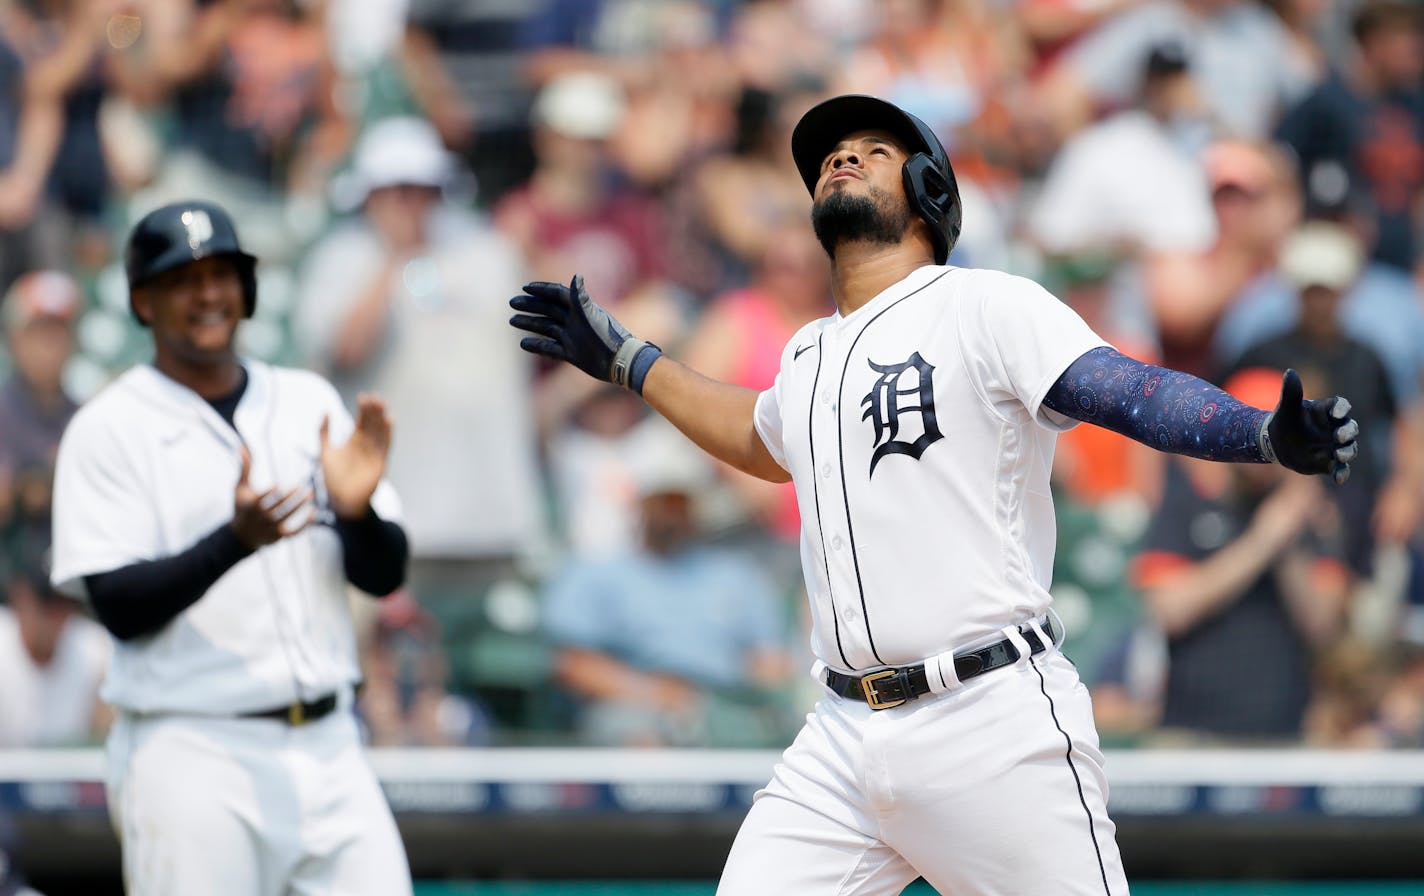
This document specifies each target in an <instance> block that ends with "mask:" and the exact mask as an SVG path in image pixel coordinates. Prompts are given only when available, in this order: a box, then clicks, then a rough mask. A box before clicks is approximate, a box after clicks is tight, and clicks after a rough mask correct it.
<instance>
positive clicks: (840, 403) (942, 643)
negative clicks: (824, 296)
mask: <svg viewBox="0 0 1424 896" xmlns="http://www.w3.org/2000/svg"><path fill="white" fill-rule="evenodd" d="M1104 344H1105V343H1104V342H1103V340H1102V339H1101V338H1100V337H1098V336H1097V335H1096V334H1095V333H1093V331H1092V330H1091V329H1089V328H1088V326H1087V325H1086V324H1085V323H1083V321H1082V319H1081V318H1079V317H1078V315H1077V314H1076V313H1074V312H1073V311H1072V309H1070V308H1068V307H1067V306H1066V305H1064V304H1062V303H1061V302H1059V301H1058V300H1057V299H1056V298H1054V297H1053V296H1052V295H1051V294H1049V293H1048V292H1047V291H1046V290H1044V289H1043V288H1042V287H1040V286H1039V285H1037V284H1036V283H1033V282H1032V281H1029V280H1026V279H1023V278H1021V277H1015V276H1012V275H1009V274H1003V273H999V272H995V271H986V270H968V269H963V268H955V267H941V266H926V267H923V268H920V269H918V270H916V271H915V272H914V273H912V274H910V275H909V276H908V277H906V278H905V279H904V280H902V281H900V282H899V283H896V284H895V285H894V286H892V287H890V288H889V289H887V290H885V291H884V292H882V293H881V294H880V295H878V296H876V297H875V298H874V299H872V300H871V301H870V302H868V303H866V304H865V305H864V306H862V307H860V308H858V309H856V310H855V311H853V312H851V313H850V314H848V315H846V316H844V317H842V316H841V315H839V314H837V315H832V316H831V317H828V318H824V319H822V320H818V321H815V322H813V323H811V324H808V325H807V326H806V327H804V328H802V329H801V330H800V332H798V333H797V334H796V335H795V336H794V337H793V338H792V340H791V342H790V343H788V345H787V347H786V350H785V352H784V353H783V355H782V359H781V372H780V373H779V374H778V375H777V378H776V382H775V384H774V385H773V386H772V387H771V388H770V389H768V390H767V391H766V392H763V393H762V394H761V396H760V397H759V398H758V400H757V405H756V428H757V431H758V433H760V435H761V437H762V439H763V441H765V443H766V446H767V449H768V450H769V451H770V452H771V454H772V456H773V457H774V458H775V459H776V460H777V462H778V463H780V464H781V465H782V466H783V467H784V468H785V469H786V470H788V471H789V472H790V473H791V475H792V478H793V480H794V481H795V483H796V493H797V498H798V500H799V502H800V507H801V519H802V532H801V559H802V566H803V568H804V570H805V576H806V588H807V593H808V594H809V595H810V600H811V608H812V620H813V626H814V628H813V633H812V647H813V650H814V652H815V654H816V656H817V658H818V659H819V660H820V661H821V662H823V663H825V664H826V665H828V666H831V667H833V668H836V669H840V670H842V671H847V672H850V671H856V670H863V669H867V668H872V667H876V666H882V665H904V664H909V663H915V662H919V661H921V660H924V659H925V658H927V657H932V656H935V655H937V654H940V653H942V652H944V651H947V650H951V649H955V648H962V647H964V646H966V645H969V644H972V643H975V642H978V641H982V640H984V639H994V638H998V637H1001V635H999V630H1000V629H1001V628H1002V627H1004V626H1008V625H1014V624H1017V623H1020V622H1022V621H1023V620H1025V619H1027V618H1029V617H1033V616H1038V615H1041V614H1042V613H1044V612H1045V611H1046V610H1047V609H1048V606H1049V602H1050V598H1049V594H1048V587H1049V584H1050V581H1051V575H1052V568H1053V551H1054V540H1055V537H1056V531H1055V525H1054V517H1053V501H1052V498H1051V496H1050V493H1049V472H1050V467H1051V465H1052V461H1053V448H1054V443H1055V441H1056V439H1057V433H1058V432H1059V431H1062V430H1064V429H1067V428H1069V427H1071V426H1072V425H1073V424H1074V421H1072V420H1070V419H1068V418H1065V417H1063V416H1061V415H1059V414H1056V413H1054V412H1052V411H1050V410H1048V409H1047V408H1042V407H1041V406H1040V405H1041V402H1042V401H1043V398H1044V396H1045V395H1046V394H1047V392H1048V390H1049V388H1050V387H1051V386H1052V385H1053V383H1054V382H1055V381H1056V380H1057V379H1058V378H1059V376H1060V375H1061V374H1062V373H1063V371H1064V370H1065V369H1067V367H1068V366H1069V365H1070V364H1071V363H1072V362H1073V361H1074V360H1076V359H1077V358H1078V357H1079V356H1080V355H1082V354H1083V353H1084V352H1086V351H1089V350H1090V349H1093V348H1095V347H1098V346H1101V345H1104Z"/></svg>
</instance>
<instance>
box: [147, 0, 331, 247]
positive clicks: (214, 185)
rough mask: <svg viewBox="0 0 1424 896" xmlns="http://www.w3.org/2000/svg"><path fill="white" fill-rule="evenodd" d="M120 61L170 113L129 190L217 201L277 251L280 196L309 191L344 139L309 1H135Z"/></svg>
mask: <svg viewBox="0 0 1424 896" xmlns="http://www.w3.org/2000/svg"><path fill="white" fill-rule="evenodd" d="M144 13H145V14H144V18H143V30H144V34H145V37H144V39H143V40H142V41H140V42H139V44H138V45H137V52H136V53H134V54H132V55H133V56H134V57H135V58H134V59H132V60H131V61H130V62H129V64H130V65H131V66H133V67H134V70H135V71H136V72H138V73H140V74H139V75H137V76H136V77H141V78H142V80H143V81H144V82H145V83H146V84H147V85H148V86H147V94H148V95H147V96H146V98H145V99H146V100H147V102H148V103H150V104H162V105H163V106H164V107H165V108H166V109H167V111H168V114H169V115H170V116H171V118H172V122H173V127H172V141H171V146H170V149H169V153H168V155H167V157H166V158H165V159H164V161H163V163H162V165H161V166H159V168H158V170H157V171H156V172H155V180H154V182H153V183H152V184H150V185H149V186H148V187H147V189H146V190H145V191H143V192H142V193H141V194H140V195H139V196H138V197H136V198H137V199H138V201H139V203H140V204H141V205H144V206H155V205H159V204H162V203H164V202H167V201H171V200H174V199H176V198H179V197H182V196H191V195H202V196H207V197H209V198H211V199H213V200H215V201H218V202H220V203H221V204H223V205H224V206H225V207H228V208H230V209H232V211H233V213H234V214H235V215H236V216H237V217H238V218H239V219H240V220H242V221H244V222H246V223H247V226H245V227H244V231H245V232H246V233H249V234H251V235H252V237H251V238H250V239H249V242H252V243H254V251H256V252H257V254H258V255H260V256H262V257H263V258H264V259H268V260H278V261H288V260H290V259H292V257H293V254H294V252H295V251H296V250H297V249H299V248H300V247H301V243H302V240H301V239H298V238H297V237H299V236H304V235H305V234H304V233H302V226H303V225H302V222H300V221H298V220H295V219H293V218H292V217H289V216H288V215H287V214H286V211H285V209H286V206H287V203H288V200H289V194H291V195H292V196H297V195H308V196H314V195H317V194H318V191H319V190H320V188H321V187H322V186H323V185H324V184H325V181H326V178H327V176H328V175H329V173H330V171H331V170H332V169H333V168H334V166H335V164H336V162H337V159H338V158H339V156H340V154H341V153H343V152H344V151H345V150H346V148H347V139H346V137H347V136H348V135H347V125H346V122H345V118H344V113H343V111H342V108H341V106H340V105H339V104H338V103H337V102H336V96H335V95H334V94H335V91H333V90H332V89H331V88H332V83H331V76H332V74H333V69H332V68H331V67H330V66H329V65H328V59H327V49H328V47H327V40H326V35H325V34H324V33H323V30H322V28H321V24H320V22H319V19H318V14H319V8H318V7H317V6H314V5H309V4H304V3H299V2H297V0H173V2H166V3H158V2H149V3H147V4H146V5H145V7H144Z"/></svg>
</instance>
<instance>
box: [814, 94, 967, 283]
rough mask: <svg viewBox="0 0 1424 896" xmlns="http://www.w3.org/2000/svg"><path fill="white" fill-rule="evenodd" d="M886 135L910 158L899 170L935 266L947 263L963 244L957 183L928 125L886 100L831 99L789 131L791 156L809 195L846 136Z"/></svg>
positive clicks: (849, 96) (946, 158)
mask: <svg viewBox="0 0 1424 896" xmlns="http://www.w3.org/2000/svg"><path fill="white" fill-rule="evenodd" d="M863 130H877V131H888V132H889V133H890V134H892V135H894V137H895V138H896V139H897V140H899V141H900V142H901V143H902V144H903V145H904V147H905V150H906V151H907V152H908V153H909V154H910V157H909V158H908V159H906V160H905V165H904V167H903V168H902V169H901V175H902V176H903V177H904V180H905V196H906V197H907V198H908V199H909V201H910V208H911V209H912V210H913V211H914V212H915V213H916V214H918V215H919V216H920V217H921V218H923V219H924V221H925V223H926V224H928V225H929V226H930V237H931V238H932V239H933V240H934V249H935V262H936V263H937V264H944V263H945V261H946V260H947V259H948V258H949V251H950V250H951V249H953V248H954V243H955V241H956V240H958V239H959V227H960V219H961V214H962V212H961V208H960V204H959V183H958V182H957V181H956V180H955V178H954V169H953V168H951V167H950V165H949V154H948V153H946V152H945V151H944V145H943V144H942V143H940V142H939V138H938V137H936V136H935V133H934V131H932V130H931V129H930V126H929V125H927V124H925V123H924V122H923V121H920V120H919V119H918V118H916V117H915V116H913V115H911V114H910V113H908V112H906V111H905V110H903V109H901V108H899V107H897V106H895V105H893V104H892V103H887V102H886V101H885V100H882V99H878V98H876V97H873V96H864V95H862V94H846V95H845V96H838V97H832V98H831V99H828V100H826V101H825V102H823V103H819V104H818V105H816V106H813V107H811V109H810V111H808V112H807V113H806V114H805V115H803V116H801V120H800V121H799V122H797V123H796V129H795V130H793V131H792V132H791V157H792V158H793V159H795V160H796V170H797V171H799V172H800V173H801V180H802V181H804V182H805V183H806V189H807V190H809V191H810V193H811V195H812V196H814V195H815V194H816V182H817V181H818V180H820V177H821V162H823V161H825V158H826V156H827V155H829V154H830V152H831V150H832V149H834V148H835V146H836V144H837V143H839V142H840V141H841V139H842V138H844V137H845V135H846V134H849V133H852V132H854V131H863Z"/></svg>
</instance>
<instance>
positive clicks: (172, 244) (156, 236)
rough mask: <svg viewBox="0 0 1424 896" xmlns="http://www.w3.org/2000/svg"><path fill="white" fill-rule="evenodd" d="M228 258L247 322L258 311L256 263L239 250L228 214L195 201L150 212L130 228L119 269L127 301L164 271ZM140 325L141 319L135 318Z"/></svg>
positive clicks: (131, 309) (255, 260)
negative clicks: (239, 286) (238, 282)
mask: <svg viewBox="0 0 1424 896" xmlns="http://www.w3.org/2000/svg"><path fill="white" fill-rule="evenodd" d="M218 255H221V256H225V257H227V258H231V259H232V260H233V261H234V262H236V264H237V272H238V277H239V278H240V279H241V280H242V295H243V301H244V307H245V310H246V313H247V316H248V317H251V316H252V313H253V312H254V311H255V310H256V309H257V259H256V258H254V257H253V256H251V255H248V254H247V253H246V252H244V251H242V244H241V243H240V242H239V241H238V239H237V228H236V227H235V226H234V225H233V223H232V218H231V217H229V215H228V213H227V212H226V211H224V210H223V209H222V207H221V206H218V205H217V204H215V203H212V202H205V201H202V200H198V199H193V200H188V201H186V202H175V203H173V204H171V205H165V206H163V207H162V208H157V209H154V210H153V211H151V212H149V213H148V214H146V215H144V216H143V218H142V219H140V220H139V222H138V223H137V224H135V225H134V229H133V232H132V233H130V234H129V242H128V246H127V247H126V249H125V250H124V270H125V273H126V274H127V275H128V281H129V293H130V297H131V298H130V302H129V310H130V311H133V315H134V317H135V318H136V319H137V318H138V312H137V311H134V310H133V302H132V293H133V290H134V289H135V288H136V287H138V286H141V285H143V284H144V283H146V282H148V281H149V280H152V279H153V278H154V277H157V276H158V275H159V274H162V273H164V272H166V271H171V270H173V269H174V268H177V267H181V266H182V265H185V264H188V263H190V262H194V261H197V260H198V259H200V258H210V257H213V256H218ZM139 323H140V324H142V323H143V320H142V319H139Z"/></svg>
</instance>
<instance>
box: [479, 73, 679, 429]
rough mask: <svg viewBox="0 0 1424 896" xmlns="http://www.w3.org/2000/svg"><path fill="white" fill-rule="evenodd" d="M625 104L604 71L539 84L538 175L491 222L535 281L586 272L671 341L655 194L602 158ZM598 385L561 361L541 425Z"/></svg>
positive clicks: (675, 331)
mask: <svg viewBox="0 0 1424 896" xmlns="http://www.w3.org/2000/svg"><path fill="white" fill-rule="evenodd" d="M626 107H627V102H626V98H625V94H624V91H623V89H622V88H621V87H620V86H619V85H618V83H617V82H616V81H614V80H612V79H611V78H609V77H607V76H605V75H601V74H595V73H592V72H576V73H572V74H567V75H561V76H559V77H558V78H555V79H554V80H553V81H551V82H550V83H548V84H547V85H545V86H544V87H543V88H541V89H540V91H539V93H538V95H537V96H536V97H535V101H534V108H533V112H532V113H531V114H532V116H533V123H534V154H535V168H534V174H533V176H532V177H531V178H530V179H529V182H528V183H527V184H525V185H523V186H521V187H519V188H518V189H516V190H513V191H511V192H510V193H509V194H507V195H506V196H505V197H504V199H503V200H502V201H501V202H500V203H499V205H498V206H497V207H496V208H495V223H496V224H497V225H498V226H499V228H500V230H502V231H503V232H504V233H505V234H506V235H507V236H508V237H509V238H510V239H512V240H513V241H514V243H515V244H516V245H517V246H518V247H519V249H520V251H521V252H522V253H523V255H524V259H525V262H526V266H527V268H528V270H529V272H530V274H531V275H532V277H533V278H534V279H547V278H549V277H557V278H560V279H562V277H563V275H564V272H565V271H574V270H576V271H581V272H584V274H585V277H586V278H587V279H588V281H589V282H590V283H593V282H596V283H599V284H601V288H602V289H603V290H604V292H603V293H602V295H606V296H608V302H609V303H610V304H612V305H613V306H614V307H617V308H618V309H619V311H618V313H619V314H620V315H623V316H624V318H631V319H632V320H634V321H636V322H637V325H638V326H640V327H644V328H647V330H648V331H649V332H650V333H652V334H653V335H652V336H651V337H650V338H652V339H654V340H655V341H658V343H659V344H660V345H661V344H668V343H671V342H672V341H674V340H675V339H677V338H678V337H680V336H681V334H682V330H683V326H684V325H683V321H682V312H681V310H680V309H679V308H678V307H677V305H676V302H675V300H674V297H673V293H672V291H671V289H670V288H669V285H668V281H667V279H666V274H667V263H666V258H665V252H666V247H665V245H664V242H663V235H664V231H663V220H662V215H661V212H660V209H659V208H658V206H657V204H656V203H655V202H653V201H652V200H651V199H649V198H647V197H644V196H641V195H638V194H636V193H634V192H633V191H631V190H628V189H625V188H622V187H620V186H618V185H617V184H616V182H615V179H614V177H613V170H614V169H613V161H612V159H611V158H610V157H609V154H608V141H609V140H610V139H611V138H612V136H613V134H614V132H615V131H616V130H617V129H618V127H619V126H620V125H621V123H622V121H623V115H624V112H625V110H626ZM503 285H504V287H505V288H506V290H507V288H508V285H509V283H508V282H505V283H504V284H503ZM629 326H633V324H629ZM640 332H642V331H641V330H640ZM595 385H596V384H594V383H591V382H589V380H588V378H587V377H583V376H580V375H579V374H578V373H577V371H573V370H570V369H567V368H562V367H561V368H559V369H557V370H554V371H552V372H551V373H550V374H549V375H548V376H547V377H545V378H544V379H543V380H541V384H540V387H539V389H538V393H537V398H536V401H537V402H538V405H539V407H538V418H539V431H540V432H541V433H542V434H545V435H547V434H548V433H550V432H552V431H554V430H555V429H557V428H559V427H561V426H562V425H563V424H564V421H565V419H566V418H567V417H568V415H569V414H570V413H571V411H572V409H573V408H575V407H577V406H579V405H581V404H582V403H583V402H584V401H585V400H586V399H587V398H588V397H589V396H590V395H591V393H592V391H593V389H594V386H595Z"/></svg>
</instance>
